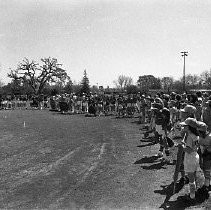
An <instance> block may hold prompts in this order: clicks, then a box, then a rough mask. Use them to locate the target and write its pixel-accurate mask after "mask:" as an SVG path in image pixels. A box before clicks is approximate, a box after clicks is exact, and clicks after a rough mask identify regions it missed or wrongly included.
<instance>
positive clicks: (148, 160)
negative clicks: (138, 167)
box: [134, 156, 159, 164]
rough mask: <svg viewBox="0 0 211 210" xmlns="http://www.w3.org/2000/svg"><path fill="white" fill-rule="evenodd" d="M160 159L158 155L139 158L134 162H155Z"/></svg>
mask: <svg viewBox="0 0 211 210" xmlns="http://www.w3.org/2000/svg"><path fill="white" fill-rule="evenodd" d="M158 159H159V157H158V156H150V157H143V158H142V159H140V160H137V161H136V162H135V163H134V164H143V163H154V162H155V161H157V160H158Z"/></svg>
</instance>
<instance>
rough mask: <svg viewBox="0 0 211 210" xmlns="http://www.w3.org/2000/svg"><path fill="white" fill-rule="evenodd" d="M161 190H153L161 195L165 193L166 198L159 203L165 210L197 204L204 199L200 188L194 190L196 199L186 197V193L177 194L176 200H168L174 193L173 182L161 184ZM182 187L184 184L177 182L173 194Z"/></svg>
mask: <svg viewBox="0 0 211 210" xmlns="http://www.w3.org/2000/svg"><path fill="white" fill-rule="evenodd" d="M161 187H162V189H161V190H155V191H154V192H155V193H159V194H161V195H165V196H166V198H165V200H164V202H163V203H162V204H161V206H160V208H162V209H165V210H167V209H168V210H174V209H181V210H183V209H186V208H188V207H191V206H195V205H199V204H201V203H203V202H204V201H205V200H206V197H205V196H203V194H202V193H201V191H200V189H198V191H197V192H196V199H195V200H193V201H191V200H189V199H187V197H188V196H187V195H183V196H178V198H177V200H175V201H169V200H170V198H171V197H172V196H173V195H174V194H173V189H174V182H172V183H171V184H170V185H161ZM183 187H184V184H183V183H182V182H177V183H176V186H175V194H177V193H179V192H180V190H182V188H183Z"/></svg>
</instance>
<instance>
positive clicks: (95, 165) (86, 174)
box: [79, 143, 108, 184]
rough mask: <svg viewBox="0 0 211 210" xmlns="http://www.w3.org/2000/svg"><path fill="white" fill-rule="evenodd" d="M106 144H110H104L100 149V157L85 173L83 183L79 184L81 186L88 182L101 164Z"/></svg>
mask: <svg viewBox="0 0 211 210" xmlns="http://www.w3.org/2000/svg"><path fill="white" fill-rule="evenodd" d="M106 144H108V143H103V145H102V146H101V148H100V154H99V155H98V157H97V160H96V161H95V162H94V163H92V165H91V167H89V168H88V169H87V171H86V172H85V173H84V175H83V177H82V179H81V181H80V182H79V184H81V183H82V182H84V181H85V180H86V178H87V177H88V176H89V175H90V174H91V173H92V171H93V170H94V169H96V168H97V165H98V164H99V162H100V160H101V158H102V156H103V154H104V153H105V147H106Z"/></svg>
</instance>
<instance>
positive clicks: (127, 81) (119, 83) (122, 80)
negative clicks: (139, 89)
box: [114, 75, 133, 90]
mask: <svg viewBox="0 0 211 210" xmlns="http://www.w3.org/2000/svg"><path fill="white" fill-rule="evenodd" d="M114 84H115V86H116V87H117V88H120V89H122V90H123V89H125V88H126V87H127V86H130V85H132V84H133V79H132V78H131V77H128V76H125V75H119V76H118V78H117V80H115V81H114Z"/></svg>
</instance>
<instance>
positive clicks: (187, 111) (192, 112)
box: [180, 104, 196, 114]
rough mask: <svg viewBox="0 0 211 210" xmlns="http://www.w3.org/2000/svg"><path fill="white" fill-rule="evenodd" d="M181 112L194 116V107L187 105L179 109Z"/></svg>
mask: <svg viewBox="0 0 211 210" xmlns="http://www.w3.org/2000/svg"><path fill="white" fill-rule="evenodd" d="M180 111H181V112H186V113H188V114H195V113H196V107H195V106H193V105H190V104H187V105H186V106H185V107H184V108H183V109H180Z"/></svg>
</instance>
